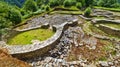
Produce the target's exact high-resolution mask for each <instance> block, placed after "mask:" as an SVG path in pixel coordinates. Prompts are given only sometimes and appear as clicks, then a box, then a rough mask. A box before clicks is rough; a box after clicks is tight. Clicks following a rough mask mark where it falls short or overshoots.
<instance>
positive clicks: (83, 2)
mask: <svg viewBox="0 0 120 67" xmlns="http://www.w3.org/2000/svg"><path fill="white" fill-rule="evenodd" d="M76 1H77V2H81V4H82V6H85V0H76Z"/></svg>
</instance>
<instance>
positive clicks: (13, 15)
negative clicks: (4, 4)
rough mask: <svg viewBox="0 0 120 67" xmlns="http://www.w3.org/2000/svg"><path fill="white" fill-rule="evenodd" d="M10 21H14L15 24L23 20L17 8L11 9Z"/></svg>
mask: <svg viewBox="0 0 120 67" xmlns="http://www.w3.org/2000/svg"><path fill="white" fill-rule="evenodd" d="M8 18H9V19H10V21H12V23H13V24H18V23H20V22H21V20H22V19H21V14H20V12H19V11H18V10H15V9H11V11H9V17H8Z"/></svg>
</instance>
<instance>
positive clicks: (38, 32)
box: [7, 29, 54, 45]
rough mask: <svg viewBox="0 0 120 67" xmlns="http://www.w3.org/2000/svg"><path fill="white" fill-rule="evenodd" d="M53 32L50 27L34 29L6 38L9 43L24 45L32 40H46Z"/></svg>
mask: <svg viewBox="0 0 120 67" xmlns="http://www.w3.org/2000/svg"><path fill="white" fill-rule="evenodd" d="M53 34H54V32H53V31H52V30H50V29H35V30H30V31H27V32H23V33H20V34H17V35H16V36H14V37H13V38H10V39H8V42H7V43H8V44H9V45H26V44H31V43H32V42H31V41H32V40H40V41H43V40H46V39H48V38H50V37H51V36H52V35H53Z"/></svg>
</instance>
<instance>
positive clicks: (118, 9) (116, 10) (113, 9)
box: [94, 6, 120, 12]
mask: <svg viewBox="0 0 120 67" xmlns="http://www.w3.org/2000/svg"><path fill="white" fill-rule="evenodd" d="M94 8H97V9H103V10H109V11H113V12H120V8H106V7H98V6H94Z"/></svg>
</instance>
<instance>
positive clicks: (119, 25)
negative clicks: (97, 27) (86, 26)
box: [104, 23, 120, 29]
mask: <svg viewBox="0 0 120 67" xmlns="http://www.w3.org/2000/svg"><path fill="white" fill-rule="evenodd" d="M104 25H107V26H110V27H113V28H116V29H120V24H112V23H109V24H107V23H106V24H104Z"/></svg>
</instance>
